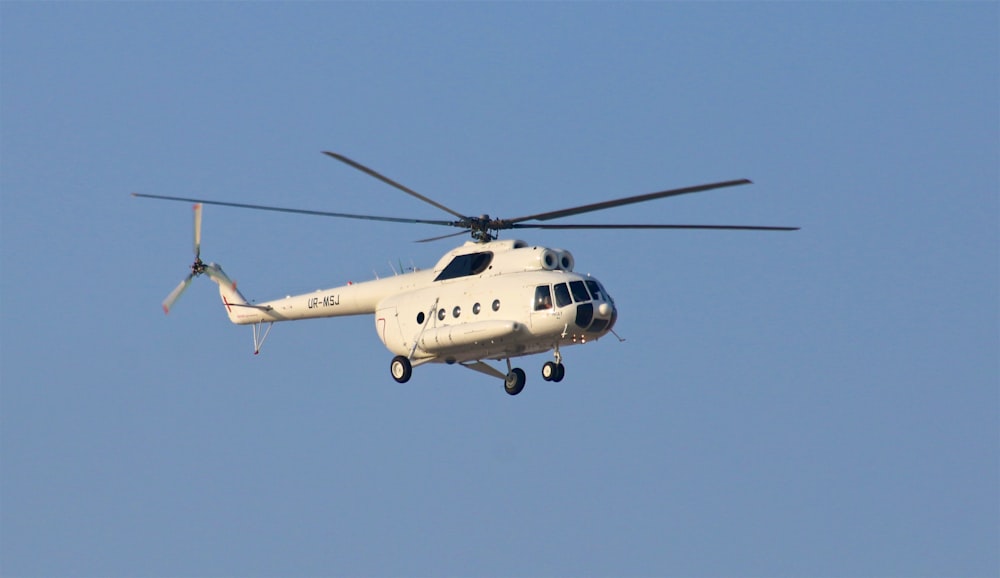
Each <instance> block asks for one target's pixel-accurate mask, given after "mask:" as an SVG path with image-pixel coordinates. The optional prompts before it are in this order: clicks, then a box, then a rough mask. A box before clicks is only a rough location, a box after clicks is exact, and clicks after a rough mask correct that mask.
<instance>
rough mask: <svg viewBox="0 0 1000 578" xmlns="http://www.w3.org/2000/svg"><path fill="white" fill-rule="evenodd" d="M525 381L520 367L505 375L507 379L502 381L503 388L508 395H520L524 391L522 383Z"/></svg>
mask: <svg viewBox="0 0 1000 578" xmlns="http://www.w3.org/2000/svg"><path fill="white" fill-rule="evenodd" d="M525 381H527V377H525V375H524V370H523V369H521V368H520V367H515V368H514V369H512V370H510V373H508V374H507V379H505V380H504V383H503V388H504V390H505V391H506V392H507V393H508V394H510V395H517V394H519V393H521V390H522V389H524V382H525Z"/></svg>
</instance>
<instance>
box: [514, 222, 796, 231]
mask: <svg viewBox="0 0 1000 578" xmlns="http://www.w3.org/2000/svg"><path fill="white" fill-rule="evenodd" d="M510 228H511V229H711V230H726V231H798V230H799V227H758V226H753V225H642V224H630V225H590V224H580V225H549V224H545V223H539V224H537V225H535V224H531V223H514V224H513V225H511V227H510Z"/></svg>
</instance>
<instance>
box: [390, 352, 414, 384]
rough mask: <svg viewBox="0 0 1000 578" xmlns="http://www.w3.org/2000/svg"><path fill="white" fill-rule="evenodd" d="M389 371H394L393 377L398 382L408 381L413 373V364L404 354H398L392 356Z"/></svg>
mask: <svg viewBox="0 0 1000 578" xmlns="http://www.w3.org/2000/svg"><path fill="white" fill-rule="evenodd" d="M389 371H390V372H392V378H393V379H395V380H396V381H397V382H398V383H406V382H407V381H410V376H411V375H413V365H412V364H411V363H410V360H409V359H407V358H405V357H403V356H402V355H397V356H396V357H393V358H392V363H390V364H389Z"/></svg>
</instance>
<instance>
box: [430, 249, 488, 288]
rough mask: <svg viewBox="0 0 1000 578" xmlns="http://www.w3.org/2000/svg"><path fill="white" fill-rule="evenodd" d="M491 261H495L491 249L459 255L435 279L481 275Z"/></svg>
mask: <svg viewBox="0 0 1000 578" xmlns="http://www.w3.org/2000/svg"><path fill="white" fill-rule="evenodd" d="M491 262H493V253H492V252H491V251H484V252H482V253H469V254H468V255H459V256H457V257H455V258H454V259H452V260H451V263H448V266H447V267H445V268H444V269H443V270H442V271H441V273H439V274H438V276H437V277H435V278H434V280H435V281H444V280H445V279H455V278H458V277H469V276H471V275H479V274H480V273H482V272H483V271H485V270H486V268H487V267H489V266H490V263H491Z"/></svg>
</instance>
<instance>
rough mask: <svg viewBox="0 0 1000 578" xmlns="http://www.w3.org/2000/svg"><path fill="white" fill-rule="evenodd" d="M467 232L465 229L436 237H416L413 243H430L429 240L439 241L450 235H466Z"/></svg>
mask: <svg viewBox="0 0 1000 578" xmlns="http://www.w3.org/2000/svg"><path fill="white" fill-rule="evenodd" d="M468 234H469V231H468V230H465V231H459V232H457V233H448V234H447V235H441V236H438V237H431V238H429V239H418V240H416V241H414V243H430V242H431V241H440V240H441V239H449V238H451V237H457V236H459V235H468Z"/></svg>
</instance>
